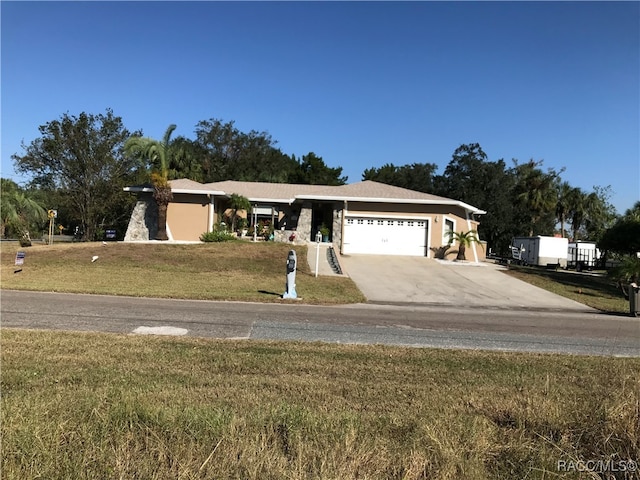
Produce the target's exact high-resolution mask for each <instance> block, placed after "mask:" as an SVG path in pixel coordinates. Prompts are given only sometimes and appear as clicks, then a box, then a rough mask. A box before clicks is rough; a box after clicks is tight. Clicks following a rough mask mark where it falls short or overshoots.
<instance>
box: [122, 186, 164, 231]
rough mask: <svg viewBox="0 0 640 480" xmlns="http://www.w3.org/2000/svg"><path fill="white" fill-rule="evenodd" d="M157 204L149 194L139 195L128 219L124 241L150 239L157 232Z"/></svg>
mask: <svg viewBox="0 0 640 480" xmlns="http://www.w3.org/2000/svg"><path fill="white" fill-rule="evenodd" d="M157 225H158V205H157V204H156V202H155V200H153V198H152V197H151V196H150V195H149V196H141V197H140V198H139V200H138V201H137V202H136V206H135V207H134V208H133V213H132V214H131V218H130V219H129V225H128V227H127V233H126V234H125V236H124V241H125V242H140V241H146V240H152V239H154V238H155V237H156V234H157V233H158V227H157Z"/></svg>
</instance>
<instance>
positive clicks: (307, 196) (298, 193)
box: [170, 179, 485, 213]
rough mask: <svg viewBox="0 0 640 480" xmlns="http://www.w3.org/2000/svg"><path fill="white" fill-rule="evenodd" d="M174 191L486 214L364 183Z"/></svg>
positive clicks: (194, 185) (176, 184)
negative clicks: (446, 208) (437, 207)
mask: <svg viewBox="0 0 640 480" xmlns="http://www.w3.org/2000/svg"><path fill="white" fill-rule="evenodd" d="M170 183H171V189H172V190H173V191H181V190H182V191H184V190H189V191H193V192H194V193H195V192H196V191H202V192H203V193H214V194H223V195H231V194H233V193H236V194H238V195H242V196H244V197H247V198H248V199H249V200H251V201H262V202H277V203H292V202H293V201H294V200H296V199H301V200H302V199H304V200H334V201H341V200H347V201H368V202H382V203H423V204H441V205H458V206H461V207H463V208H465V209H467V210H470V211H472V212H473V213H485V212H483V211H482V210H480V209H478V208H476V207H473V206H471V205H468V204H465V203H464V202H461V201H459V200H453V199H450V198H446V197H439V196H437V195H431V194H429V193H423V192H417V191H415V190H409V189H406V188H400V187H395V186H393V185H387V184H384V183H379V182H374V181H372V180H365V181H363V182H358V183H352V184H349V185H339V186H331V185H301V184H291V183H266V182H239V181H236V180H226V181H224V182H214V183H206V184H201V183H198V182H194V181H193V180H188V179H180V180H171V182H170Z"/></svg>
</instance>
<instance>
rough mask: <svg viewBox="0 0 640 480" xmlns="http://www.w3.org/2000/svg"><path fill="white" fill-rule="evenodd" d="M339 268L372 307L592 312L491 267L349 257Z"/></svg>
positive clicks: (341, 260)
mask: <svg viewBox="0 0 640 480" xmlns="http://www.w3.org/2000/svg"><path fill="white" fill-rule="evenodd" d="M340 264H341V265H342V268H343V270H344V273H345V274H347V275H348V276H349V277H351V279H352V280H353V281H354V282H355V283H356V285H357V286H358V288H360V290H361V291H362V293H363V294H364V295H365V296H366V297H367V300H368V301H369V302H372V303H389V304H406V303H417V304H432V305H450V306H456V307H479V308H481V307H484V308H510V309H541V310H571V311H576V310H578V311H579V310H582V311H585V312H593V309H591V308H589V307H586V306H585V305H582V304H581V303H578V302H575V301H573V300H569V299H567V298H564V297H561V296H559V295H555V294H553V293H550V292H547V291H546V290H543V289H541V288H538V287H535V286H533V285H530V284H528V283H526V282H523V281H521V280H518V279H516V278H513V277H510V276H508V275H507V274H505V273H504V270H505V267H503V266H500V265H496V264H493V263H489V262H482V263H472V262H468V263H467V262H449V261H439V260H433V259H428V258H423V257H408V256H396V255H393V256H382V255H349V256H341V257H340Z"/></svg>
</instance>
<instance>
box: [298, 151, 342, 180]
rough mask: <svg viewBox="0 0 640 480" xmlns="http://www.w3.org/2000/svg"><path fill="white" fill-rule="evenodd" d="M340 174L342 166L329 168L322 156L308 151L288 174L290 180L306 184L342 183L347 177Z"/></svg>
mask: <svg viewBox="0 0 640 480" xmlns="http://www.w3.org/2000/svg"><path fill="white" fill-rule="evenodd" d="M341 175H342V167H337V168H330V167H328V166H327V164H325V163H324V161H323V160H322V157H318V156H317V155H316V154H315V153H313V152H309V153H308V154H306V155H303V156H302V159H301V160H300V162H298V165H297V168H296V169H295V170H294V171H293V172H292V174H291V175H290V181H291V183H302V184H308V185H344V184H345V183H347V177H342V176H341Z"/></svg>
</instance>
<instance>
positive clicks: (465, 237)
mask: <svg viewBox="0 0 640 480" xmlns="http://www.w3.org/2000/svg"><path fill="white" fill-rule="evenodd" d="M447 235H448V236H449V245H451V243H452V242H453V241H456V242H458V256H457V257H456V260H466V257H465V255H464V254H465V251H466V250H467V247H470V246H471V244H472V243H473V242H476V243H480V239H479V238H478V232H476V231H475V230H469V231H468V232H460V233H458V232H454V231H453V230H449V231H448V232H447Z"/></svg>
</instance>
